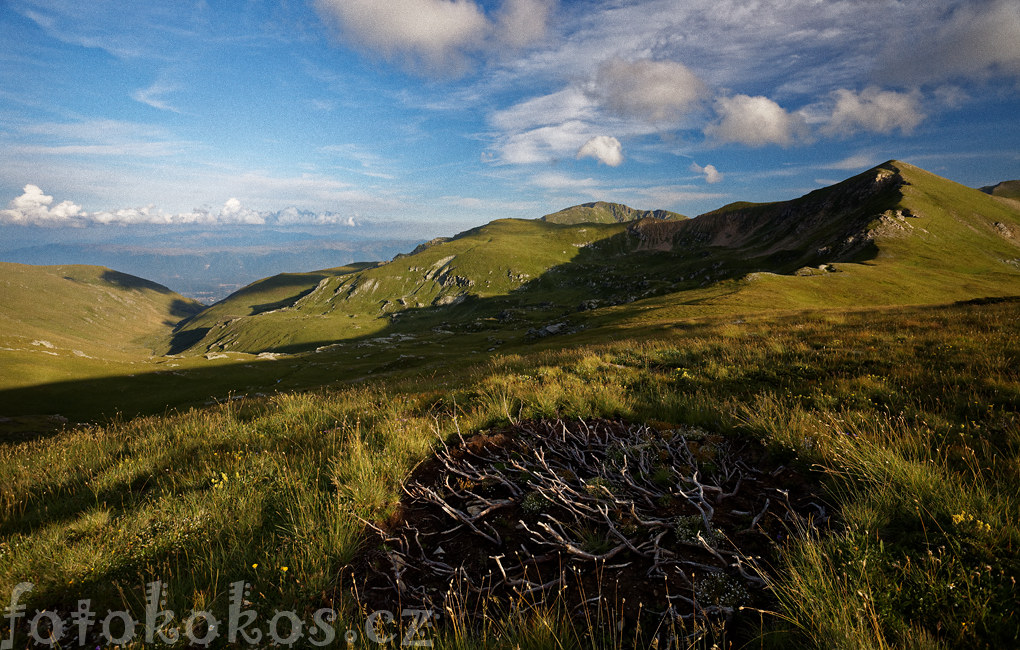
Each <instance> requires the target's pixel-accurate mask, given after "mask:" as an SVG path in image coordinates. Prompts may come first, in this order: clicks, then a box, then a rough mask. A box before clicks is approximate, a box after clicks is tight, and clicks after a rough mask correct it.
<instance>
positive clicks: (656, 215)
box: [540, 201, 687, 225]
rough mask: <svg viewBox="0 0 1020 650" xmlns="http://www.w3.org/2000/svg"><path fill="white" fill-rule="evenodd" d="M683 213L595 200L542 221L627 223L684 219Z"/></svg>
mask: <svg viewBox="0 0 1020 650" xmlns="http://www.w3.org/2000/svg"><path fill="white" fill-rule="evenodd" d="M686 218H687V217H685V216H684V215H682V214H678V213H676V212H670V211H669V210H636V209H634V208H631V207H629V206H626V205H623V204H622V203H610V202H607V201H595V202H594V203H582V204H581V205H575V206H572V207H569V208H565V209H563V210H560V211H558V212H553V213H552V214H547V215H545V216H544V217H541V218H540V220H541V221H548V222H550V223H560V224H567V225H576V224H579V223H625V222H627V221H637V220H639V219H662V220H682V219H686Z"/></svg>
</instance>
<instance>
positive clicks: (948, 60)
mask: <svg viewBox="0 0 1020 650" xmlns="http://www.w3.org/2000/svg"><path fill="white" fill-rule="evenodd" d="M931 13H932V15H933V18H932V19H929V21H926V22H922V23H921V24H920V25H918V26H912V27H911V29H909V30H902V31H901V32H900V33H899V34H896V36H898V38H897V39H896V41H895V43H894V45H893V46H892V47H890V48H889V49H888V50H887V51H886V52H885V55H884V57H883V58H882V61H881V70H880V72H881V74H882V76H883V78H888V79H890V80H892V81H895V82H899V83H906V84H923V83H931V82H937V81H942V80H948V79H961V78H962V79H985V78H988V77H993V76H999V75H1001V76H1012V77H1020V4H1017V2H1016V0H971V1H969V2H961V3H959V4H958V5H956V6H955V7H953V9H952V12H951V13H950V14H949V16H948V18H947V17H945V12H943V11H939V9H937V8H932V10H931ZM940 14H941V15H940ZM936 17H937V18H936Z"/></svg>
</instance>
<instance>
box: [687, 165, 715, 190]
mask: <svg viewBox="0 0 1020 650" xmlns="http://www.w3.org/2000/svg"><path fill="white" fill-rule="evenodd" d="M690 170H691V171H692V172H694V173H695V174H704V175H705V182H706V183H708V184H709V185H714V184H715V183H718V182H719V181H721V180H722V179H723V175H722V174H720V173H719V170H718V169H716V168H715V165H705V166H704V167H702V166H701V165H699V164H698V163H691V166H690Z"/></svg>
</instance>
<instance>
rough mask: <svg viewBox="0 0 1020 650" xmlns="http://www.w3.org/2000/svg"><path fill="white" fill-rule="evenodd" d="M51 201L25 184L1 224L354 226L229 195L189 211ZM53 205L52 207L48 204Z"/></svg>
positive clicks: (334, 216) (0, 216) (329, 215)
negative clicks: (251, 204) (217, 204)
mask: <svg viewBox="0 0 1020 650" xmlns="http://www.w3.org/2000/svg"><path fill="white" fill-rule="evenodd" d="M52 204H53V197H52V196H49V195H47V194H44V193H43V191H42V190H41V189H40V188H39V187H38V186H37V185H31V184H29V185H26V186H25V188H24V190H23V193H22V194H21V196H19V197H17V198H15V199H13V200H12V201H11V202H10V204H9V207H8V209H6V210H0V224H10V225H19V226H41V227H54V226H63V227H68V226H70V227H75V228H81V227H85V226H90V225H120V226H129V225H175V224H190V225H208V226H217V225H263V224H272V225H281V226H283V225H343V226H351V227H354V226H357V225H358V224H357V223H356V222H355V220H354V218H353V217H352V216H350V215H341V214H338V213H333V212H320V213H316V212H309V211H305V210H298V209H297V208H293V207H291V208H284V209H283V210H280V211H277V212H260V211H256V210H252V209H250V208H246V207H244V205H243V204H242V203H241V201H240V200H239V199H237V198H230V199H227V201H226V202H225V203H224V204H223V206H222V207H221V208H220V209H218V210H211V209H208V208H196V209H194V210H192V211H191V212H178V213H172V212H165V211H163V210H160V209H158V208H156V207H155V206H153V205H149V206H145V207H141V208H118V209H113V210H100V211H97V212H86V211H84V210H83V209H82V207H81V206H80V205H77V204H76V203H73V202H71V201H62V202H60V203H58V204H57V205H52ZM51 206H52V207H51Z"/></svg>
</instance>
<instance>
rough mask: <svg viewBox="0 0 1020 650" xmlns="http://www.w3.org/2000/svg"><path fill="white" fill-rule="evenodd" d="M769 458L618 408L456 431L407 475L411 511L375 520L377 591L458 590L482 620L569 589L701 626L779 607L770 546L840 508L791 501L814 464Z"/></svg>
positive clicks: (414, 599)
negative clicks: (770, 580) (493, 607)
mask: <svg viewBox="0 0 1020 650" xmlns="http://www.w3.org/2000/svg"><path fill="white" fill-rule="evenodd" d="M767 464H768V463H767V454H765V452H764V451H763V450H762V449H761V448H760V446H757V445H755V444H754V443H752V442H749V441H744V442H736V441H734V440H733V439H731V438H727V437H724V436H719V435H711V434H709V433H707V432H705V431H703V430H701V429H696V428H690V427H680V428H669V429H663V430H660V429H655V428H652V427H649V426H646V425H638V424H627V423H623V422H616V421H608V420H592V421H582V420H576V421H570V422H565V421H561V420H556V421H550V420H540V421H534V422H524V423H520V424H518V425H516V426H514V427H512V428H509V429H506V430H502V431H499V432H496V433H489V432H483V433H480V434H478V435H476V436H474V437H472V438H471V439H470V440H465V439H463V438H460V440H459V443H458V444H456V445H452V446H451V445H448V444H446V443H441V444H440V446H439V447H438V449H437V452H436V454H435V457H434V458H433V459H432V460H431V461H430V462H428V463H425V464H424V465H423V466H422V467H420V468H419V469H418V470H417V471H416V472H415V474H414V475H413V476H412V478H411V480H410V481H409V482H408V483H407V485H406V486H405V493H406V498H405V500H404V502H403V504H402V508H401V513H400V516H399V518H398V519H397V520H396V521H395V522H393V523H392V525H390V526H387V527H385V529H384V528H379V527H376V526H374V525H371V524H369V526H370V527H371V528H372V529H373V530H374V532H375V534H376V535H378V537H379V538H380V541H381V542H383V546H382V548H381V549H376V550H375V551H374V553H375V554H376V559H375V561H367V562H366V563H365V564H366V566H368V567H371V569H372V571H373V572H374V577H373V578H371V579H370V580H368V582H369V583H370V585H371V586H370V589H374V590H375V591H376V592H381V593H380V597H381V596H382V595H383V594H385V593H389V594H391V595H396V596H397V597H399V599H400V601H401V602H403V603H413V604H415V605H416V606H422V607H429V608H433V609H436V610H438V611H451V609H450V608H451V603H452V602H454V601H456V603H457V606H458V607H459V608H460V609H459V610H458V611H459V612H460V615H461V616H468V617H469V618H470V615H478V616H481V615H482V612H483V611H485V607H484V606H483V605H482V603H488V602H492V601H496V602H501V603H504V604H508V605H509V606H512V607H517V608H520V607H528V606H530V607H537V606H540V605H542V604H543V603H546V604H548V603H551V602H552V601H553V600H555V599H556V598H562V599H565V600H566V602H568V604H570V605H571V606H572V607H590V606H592V604H593V603H594V604H596V605H598V606H601V604H607V603H610V602H612V603H614V604H615V605H616V606H617V609H618V610H619V611H618V612H616V613H615V614H614V616H623V617H628V616H629V617H634V616H638V615H643V616H647V615H648V613H649V612H651V613H654V614H655V615H657V616H659V617H660V624H661V622H662V621H663V620H670V621H672V622H673V623H676V622H680V623H682V624H683V625H684V626H685V628H686V629H693V628H692V627H691V626H692V625H693V626H694V627H695V628H696V627H697V626H698V625H699V624H701V625H704V624H706V623H709V622H716V623H717V622H718V621H719V620H720V619H721V620H724V621H725V620H729V619H730V618H732V617H733V616H734V614H735V612H737V611H739V609H740V607H741V606H755V607H757V606H761V605H764V604H767V602H768V594H767V589H766V584H767V579H766V577H765V568H764V563H763V562H762V556H763V555H767V554H769V553H770V552H771V551H772V548H773V547H774V545H775V543H776V541H777V537H780V538H781V537H783V536H785V535H787V534H789V532H790V530H792V527H791V526H790V525H789V522H790V521H795V522H796V523H797V524H798V528H799V529H800V530H808V529H810V528H811V527H815V526H819V525H822V524H824V523H825V520H826V519H827V517H828V515H827V511H826V510H825V508H824V507H822V506H820V505H819V504H818V501H819V500H820V499H819V497H818V495H817V494H814V493H812V492H810V491H807V490H804V494H803V495H802V496H800V497H798V498H794V497H791V495H790V490H791V489H798V488H803V487H804V485H806V482H805V481H804V479H803V477H802V476H797V475H796V473H794V472H793V471H792V470H789V469H788V468H785V467H780V468H770V467H766V465H767ZM366 523H367V522H366ZM370 555H371V553H370ZM380 559H383V560H384V561H379V560H380ZM600 603H601V604H600ZM678 606H681V607H682V609H683V611H682V612H681V610H680V609H678ZM639 613H640V614H639ZM613 620H617V619H616V618H614V619H613ZM632 620H633V619H632Z"/></svg>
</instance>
